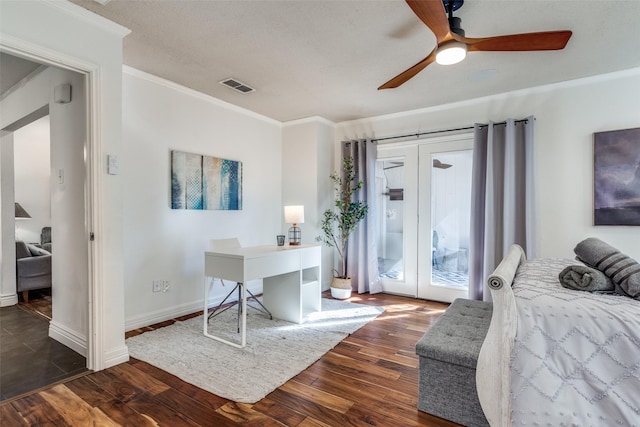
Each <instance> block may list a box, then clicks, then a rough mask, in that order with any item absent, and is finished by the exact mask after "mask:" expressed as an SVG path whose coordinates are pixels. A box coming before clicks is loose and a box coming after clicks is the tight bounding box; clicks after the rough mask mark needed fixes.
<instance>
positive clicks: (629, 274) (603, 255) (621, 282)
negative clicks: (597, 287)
mask: <svg viewBox="0 0 640 427" xmlns="http://www.w3.org/2000/svg"><path fill="white" fill-rule="evenodd" d="M573 251H574V252H575V253H576V258H577V259H578V260H579V261H582V262H584V263H585V264H587V265H589V266H591V267H593V268H597V269H598V270H600V271H602V272H603V273H604V274H606V275H607V277H609V278H610V279H611V281H612V282H613V284H614V285H615V290H616V292H617V293H619V294H621V295H624V296H628V297H631V298H635V299H640V264H638V262H637V261H636V260H634V259H633V258H631V257H629V256H627V255H625V254H623V253H621V252H620V251H618V250H617V249H616V248H614V247H613V246H611V245H609V244H607V243H605V242H603V241H602V240H600V239H598V238H596V237H589V238H587V239H585V240H583V241H582V242H580V243H578V244H577V245H576V247H575V249H574V250H573Z"/></svg>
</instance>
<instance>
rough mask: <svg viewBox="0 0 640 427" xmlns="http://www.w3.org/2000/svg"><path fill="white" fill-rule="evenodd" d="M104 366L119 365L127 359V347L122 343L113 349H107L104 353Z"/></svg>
mask: <svg viewBox="0 0 640 427" xmlns="http://www.w3.org/2000/svg"><path fill="white" fill-rule="evenodd" d="M104 356H105V357H104V364H105V368H110V367H112V366H116V365H119V364H121V363H125V362H128V361H129V347H127V346H126V345H123V346H121V347H118V348H115V349H113V350H108V351H106V352H105V354H104Z"/></svg>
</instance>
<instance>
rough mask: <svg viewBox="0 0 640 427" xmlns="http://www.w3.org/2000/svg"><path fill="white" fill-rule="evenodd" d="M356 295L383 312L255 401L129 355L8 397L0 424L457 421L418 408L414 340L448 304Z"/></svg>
mask: <svg viewBox="0 0 640 427" xmlns="http://www.w3.org/2000/svg"><path fill="white" fill-rule="evenodd" d="M323 296H325V297H328V295H327V294H325V295H323ZM351 301H353V302H360V303H364V304H371V305H377V306H383V307H385V309H386V311H385V312H384V313H383V314H382V315H380V316H379V317H378V318H377V319H376V320H374V321H372V322H370V323H368V324H367V325H366V326H364V327H363V328H361V329H359V330H358V331H356V332H355V333H353V334H352V335H351V336H349V337H347V338H346V339H345V340H343V341H342V342H341V343H340V344H338V345H337V346H336V347H335V348H334V349H333V350H331V351H329V352H328V353H327V354H325V355H324V356H323V357H322V358H321V359H320V360H318V361H317V362H316V363H314V364H313V365H311V366H310V367H309V368H307V369H306V370H305V371H303V372H301V373H300V374H298V375H297V376H295V377H294V378H292V379H291V380H289V381H288V382H287V383H285V384H284V385H282V386H281V387H279V388H278V389H276V390H275V391H273V392H272V393H270V394H269V395H268V396H267V397H265V398H264V399H262V400H261V401H259V402H257V403H255V404H242V403H235V402H232V401H229V400H227V399H224V398H221V397H218V396H215V395H213V394H211V393H209V392H206V391H204V390H201V389H198V388H196V387H194V386H192V385H190V384H188V383H185V382H183V381H181V380H180V379H178V378H177V377H175V376H173V375H171V374H168V373H166V372H164V371H162V370H160V369H158V368H155V367H154V366H151V365H149V364H147V363H145V362H142V361H139V360H135V359H132V360H130V361H129V362H128V363H123V364H120V365H118V366H114V367H112V368H109V369H106V370H103V371H100V372H94V373H90V374H87V375H85V376H83V377H80V378H75V379H72V380H70V381H68V382H65V383H63V384H58V385H55V386H53V387H50V388H46V389H44V390H40V391H38V392H35V393H33V394H31V395H28V396H24V397H21V398H19V399H14V400H8V401H6V402H4V403H2V404H0V425H2V426H41V425H48V426H68V425H70V426H87V425H100V426H103V425H104V426H155V425H159V426H172V427H173V426H222V427H224V426H235V425H247V426H261V427H262V426H298V427H317V426H336V427H342V426H389V427H396V426H402V427H405V426H434V427H440V426H456V425H457V424H453V423H451V422H448V421H445V420H442V419H440V418H436V417H433V416H430V415H428V414H425V413H423V412H420V411H418V409H417V407H416V405H417V396H418V357H417V356H416V354H415V343H416V341H418V339H420V337H421V336H422V335H423V334H424V332H425V331H426V330H427V329H428V328H429V327H430V326H431V325H432V324H433V323H434V322H435V320H436V319H437V318H438V317H439V316H440V314H442V312H443V311H444V310H445V309H446V307H447V305H446V304H441V303H436V302H430V301H423V300H416V299H410V298H401V297H396V296H390V295H380V294H378V295H368V294H364V295H354V296H353V297H352V298H351ZM170 323H172V321H169V322H163V323H162V324H159V325H154V326H152V327H148V328H144V329H143V330H136V331H131V332H129V333H128V334H127V335H128V336H131V335H135V334H139V333H143V332H144V331H145V330H152V329H155V328H158V327H162V326H166V325H167V324H170Z"/></svg>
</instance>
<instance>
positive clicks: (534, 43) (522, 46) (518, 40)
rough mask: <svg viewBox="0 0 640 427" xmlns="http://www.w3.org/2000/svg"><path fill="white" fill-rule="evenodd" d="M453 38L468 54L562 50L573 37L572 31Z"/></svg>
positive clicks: (454, 35) (454, 36) (455, 36)
mask: <svg viewBox="0 0 640 427" xmlns="http://www.w3.org/2000/svg"><path fill="white" fill-rule="evenodd" d="M452 36H453V38H454V39H456V40H458V41H461V42H463V43H466V44H467V45H468V52H474V51H493V52H495V51H503V52H504V51H530V50H560V49H564V47H565V46H566V45H567V42H568V41H569V38H570V37H571V31H546V32H541V33H526V34H511V35H508V36H496V37H485V38H477V39H476V38H467V37H459V36H457V35H456V34H452Z"/></svg>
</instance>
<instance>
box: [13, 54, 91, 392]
mask: <svg viewBox="0 0 640 427" xmlns="http://www.w3.org/2000/svg"><path fill="white" fill-rule="evenodd" d="M1 55H2V59H3V60H2V61H1V63H0V67H1V68H2V70H0V76H2V78H1V79H0V80H2V82H0V83H1V84H0V87H2V88H3V90H4V92H3V93H2V94H0V101H2V102H3V109H4V111H8V109H9V108H10V107H11V106H13V105H16V104H18V105H26V106H28V107H26V108H24V109H21V108H18V109H17V110H12V111H13V112H14V114H13V116H15V118H14V119H12V122H11V123H7V122H3V123H2V125H3V129H2V131H3V132H2V133H3V139H2V207H3V209H2V211H3V215H2V223H3V224H2V228H3V233H2V241H3V242H2V248H3V250H2V254H3V257H2V258H3V261H2V263H3V264H2V267H3V268H2V271H3V276H2V278H3V280H2V305H3V307H2V310H3V312H2V314H3V319H4V318H5V314H6V313H5V312H8V310H7V309H14V310H13V312H11V313H10V314H11V316H10V317H11V318H12V319H14V320H15V321H17V322H25V324H26V323H29V324H31V322H28V321H27V319H26V318H24V317H20V316H22V315H23V314H24V311H25V310H23V308H24V307H19V306H16V305H13V304H6V303H7V302H8V301H9V300H10V298H9V297H8V296H9V295H10V294H13V295H14V297H13V298H14V299H15V301H16V302H17V295H16V274H15V272H16V252H15V248H16V247H15V242H14V241H15V239H14V237H16V236H15V235H14V232H13V231H11V232H7V230H15V231H19V232H20V236H19V237H20V239H21V241H24V242H25V243H28V244H29V245H31V246H32V247H36V248H37V246H39V245H40V246H41V245H42V242H41V235H42V234H43V231H44V230H43V228H47V227H48V228H49V230H50V233H49V236H50V242H49V244H50V245H51V246H49V247H48V248H49V249H51V248H52V247H53V245H55V249H52V250H51V252H52V256H51V279H52V280H51V282H52V283H51V291H50V292H51V304H50V309H49V310H50V311H49V313H51V315H50V317H51V318H50V319H48V320H47V319H45V320H44V323H43V322H42V321H43V319H42V318H40V319H38V320H40V322H35V323H34V325H39V327H36V326H33V329H31V331H32V334H28V333H25V334H22V337H20V338H18V337H17V336H15V334H14V336H13V338H17V339H14V340H10V339H9V338H8V337H9V335H7V336H5V335H3V343H4V342H5V341H4V339H5V338H7V340H8V341H6V342H9V341H11V342H12V343H14V344H16V346H14V347H13V348H11V352H12V353H11V355H10V357H9V355H7V354H5V349H8V346H4V345H3V353H2V357H3V359H2V363H0V367H1V369H2V371H1V374H2V378H3V380H7V378H11V381H9V382H10V383H11V382H13V383H11V386H12V388H13V390H15V391H16V392H18V391H19V392H22V393H24V392H25V391H26V390H25V389H24V386H25V385H27V386H28V385H34V386H37V387H41V386H44V385H47V384H44V383H42V382H43V381H44V382H45V383H46V382H47V381H50V380H53V381H54V382H55V381H59V380H60V379H62V378H64V377H65V376H66V375H75V374H77V373H78V372H79V371H86V370H87V365H88V361H89V360H88V359H89V347H90V342H91V334H90V325H89V317H90V316H89V313H90V305H89V298H88V295H89V287H90V286H89V285H90V283H89V267H90V265H89V251H88V246H87V239H86V235H87V234H88V232H87V228H86V227H87V221H86V217H87V214H86V206H87V202H86V199H85V188H86V186H87V182H86V181H87V179H86V176H87V168H88V165H87V159H86V152H87V144H86V141H87V137H86V135H87V99H86V93H87V92H86V91H87V89H86V82H85V78H86V77H85V75H84V74H80V73H77V72H74V71H70V70H66V69H61V68H57V67H54V66H46V65H42V64H36V63H34V64H35V69H31V70H29V71H28V72H27V74H26V75H24V76H23V77H22V78H19V79H17V80H16V79H15V78H14V81H16V82H15V83H13V86H10V84H7V83H6V81H7V79H9V80H11V78H9V77H12V76H15V75H16V72H15V71H16V69H15V68H12V67H11V66H12V65H15V64H16V63H17V64H19V65H20V64H23V63H25V62H32V61H29V60H26V59H22V58H18V57H14V56H12V55H9V54H7V53H1ZM18 72H19V69H18ZM60 85H69V86H70V87H71V88H73V89H74V90H73V92H72V93H73V97H72V98H71V99H60V98H57V96H56V95H55V92H56V90H55V89H56V88H57V87H58V86H60ZM51 95H53V97H52V96H51ZM51 98H53V101H54V102H51ZM56 101H59V102H56ZM5 108H6V109H5ZM17 113H19V114H24V116H23V117H22V118H20V117H19V115H16V114H17ZM47 114H49V115H48V116H47ZM44 116H46V117H49V118H50V136H51V138H50V150H49V151H48V152H46V153H44V152H43V151H44V150H40V149H33V148H31V149H26V151H27V152H26V157H28V158H27V159H26V161H20V159H18V157H20V153H21V151H24V150H23V148H24V147H16V144H20V143H21V141H22V143H24V140H21V137H20V136H19V135H20V134H21V133H22V132H23V131H24V129H26V128H27V126H28V125H29V124H31V123H33V122H36V123H37V122H38V121H39V120H41V118H42V117H44ZM47 127H49V125H47ZM31 137H33V136H31ZM9 145H10V146H11V148H8V146H9ZM44 157H46V159H44ZM14 159H15V162H16V163H15V168H14V167H13V166H14V165H13V162H14ZM43 162H46V164H47V165H46V166H44V163H43ZM9 163H11V164H12V167H11V168H9V167H7V165H8V164H9ZM31 167H33V168H35V169H33V168H31ZM19 168H22V169H26V168H31V169H29V171H26V173H24V172H25V171H24V170H18V169H19ZM9 169H10V170H9ZM14 169H15V170H14ZM52 171H54V172H55V173H52ZM29 173H32V174H46V175H47V179H46V180H47V183H46V184H45V187H46V188H44V189H42V188H40V187H41V186H40V185H38V188H37V189H36V188H34V187H33V183H34V182H35V181H36V179H35V178H36V177H35V176H33V175H32V176H31V178H34V179H29V178H27V179H26V180H27V181H29V182H24V179H25V177H27V176H29ZM52 176H53V177H54V179H52ZM20 180H23V181H21V182H18V181H20ZM43 193H46V195H45V194H43ZM18 198H20V200H18ZM43 199H46V200H43ZM14 201H15V202H20V203H21V204H22V205H23V207H28V209H27V210H28V211H30V216H31V218H30V219H29V220H25V221H23V222H22V223H20V224H18V225H19V227H18V228H17V229H14V218H13V213H12V212H11V214H10V213H9V212H8V211H9V207H13V204H14ZM9 214H10V215H9ZM32 220H33V221H32ZM43 221H44V222H47V221H48V224H47V225H46V227H45V224H44V222H43ZM15 222H16V223H17V221H15ZM41 226H42V227H41ZM9 270H11V271H9ZM7 273H8V274H7ZM30 294H32V295H34V296H37V295H38V294H40V295H42V292H39V291H36V290H35V289H34V291H31V292H30ZM44 294H45V296H46V291H45V292H44ZM14 304H15V303H14ZM5 305H11V306H10V307H4V306H5ZM15 309H20V310H22V311H21V312H16V311H15ZM44 311H45V312H46V311H47V310H46V309H45V310H44ZM36 315H37V314H36ZM16 319H22V320H16ZM18 330H19V328H18ZM5 332H7V333H9V331H8V330H6V328H3V334H4V333H5ZM14 332H15V330H14ZM14 341H16V342H14ZM18 341H19V342H18ZM20 347H22V350H25V351H31V352H32V353H37V355H38V356H37V357H36V358H35V359H33V358H30V355H27V354H26V353H25V356H23V357H19V356H16V354H18V353H17V352H19V351H21V350H20ZM71 353H75V355H73V354H72V355H71V356H72V357H71V358H67V356H66V355H68V354H71ZM5 356H6V357H5ZM54 358H55V359H56V360H55V361H54V360H53V359H54ZM25 360H32V361H33V362H34V363H33V364H32V369H30V370H29V369H27V370H23V371H22V373H23V375H24V376H25V378H24V380H25V381H23V382H22V383H20V384H18V383H16V378H18V379H19V377H16V376H15V373H14V374H13V376H11V375H10V374H12V372H10V371H12V369H14V368H15V367H16V366H17V365H16V364H13V365H12V364H11V363H10V362H11V361H14V362H18V365H19V362H21V361H25ZM60 360H73V363H72V364H68V366H67V368H68V369H66V368H65V369H60V366H61V365H60V364H59V363H57V362H60ZM5 374H7V375H9V376H6V375H5ZM14 383H15V384H14ZM8 386H9V384H7V383H6V382H5V381H3V390H2V391H3V393H2V398H6V397H7V395H6V394H7V387H8Z"/></svg>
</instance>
